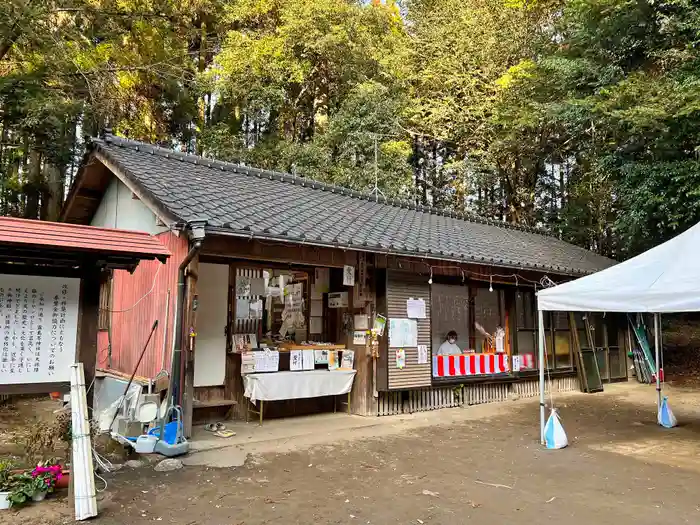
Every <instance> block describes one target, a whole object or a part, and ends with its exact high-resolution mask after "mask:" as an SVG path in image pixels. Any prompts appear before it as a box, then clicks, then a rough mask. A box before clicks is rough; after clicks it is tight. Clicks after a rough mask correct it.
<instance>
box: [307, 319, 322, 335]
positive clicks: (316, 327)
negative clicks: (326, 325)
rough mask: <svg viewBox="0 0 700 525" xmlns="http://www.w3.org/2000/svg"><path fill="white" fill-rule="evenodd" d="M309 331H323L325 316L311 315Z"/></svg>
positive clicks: (317, 332)
mask: <svg viewBox="0 0 700 525" xmlns="http://www.w3.org/2000/svg"><path fill="white" fill-rule="evenodd" d="M309 333H310V334H316V335H320V334H322V333H323V318H322V317H310V318H309Z"/></svg>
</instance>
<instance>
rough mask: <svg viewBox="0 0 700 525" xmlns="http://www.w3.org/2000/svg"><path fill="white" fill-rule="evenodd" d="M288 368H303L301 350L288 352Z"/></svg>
mask: <svg viewBox="0 0 700 525" xmlns="http://www.w3.org/2000/svg"><path fill="white" fill-rule="evenodd" d="M289 369H290V370H303V369H304V366H303V361H302V351H301V350H291V351H290V352H289Z"/></svg>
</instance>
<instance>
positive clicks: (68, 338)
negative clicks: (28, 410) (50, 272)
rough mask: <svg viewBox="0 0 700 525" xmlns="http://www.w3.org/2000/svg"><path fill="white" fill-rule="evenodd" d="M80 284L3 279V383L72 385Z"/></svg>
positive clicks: (0, 308) (1, 276) (33, 277)
mask: <svg viewBox="0 0 700 525" xmlns="http://www.w3.org/2000/svg"><path fill="white" fill-rule="evenodd" d="M79 296H80V279H75V278H68V277H44V276H37V275H6V274H0V345H2V348H1V350H0V384H3V385H17V384H31V383H60V382H68V381H70V367H71V365H72V364H73V363H75V356H76V340H77V333H78V299H79Z"/></svg>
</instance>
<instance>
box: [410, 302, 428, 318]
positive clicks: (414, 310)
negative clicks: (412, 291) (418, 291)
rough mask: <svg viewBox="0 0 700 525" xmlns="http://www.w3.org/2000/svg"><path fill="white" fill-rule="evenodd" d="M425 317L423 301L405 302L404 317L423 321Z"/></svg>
mask: <svg viewBox="0 0 700 525" xmlns="http://www.w3.org/2000/svg"><path fill="white" fill-rule="evenodd" d="M425 316H426V314H425V299H408V300H407V301H406V317H408V318H409V319H425Z"/></svg>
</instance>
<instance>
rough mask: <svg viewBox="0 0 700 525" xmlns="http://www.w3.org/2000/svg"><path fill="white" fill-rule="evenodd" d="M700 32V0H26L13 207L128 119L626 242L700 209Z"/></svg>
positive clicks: (9, 152)
mask: <svg viewBox="0 0 700 525" xmlns="http://www.w3.org/2000/svg"><path fill="white" fill-rule="evenodd" d="M399 6H400V7H399ZM699 49H700V5H698V3H697V2H694V1H692V0H654V1H652V0H536V1H535V0H528V1H521V0H409V1H408V2H402V3H398V2H394V1H392V0H383V1H379V0H373V1H370V2H367V1H361V0H315V1H313V2H309V1H306V0H190V1H188V2H175V1H174V0H71V1H70V2H67V1H66V0H49V1H45V2H36V1H32V0H8V1H7V2H4V3H3V4H2V5H0V212H2V213H4V214H15V215H25V216H30V217H41V218H51V217H55V216H56V215H57V214H58V209H59V208H60V205H61V202H62V199H63V195H64V194H65V190H66V185H67V184H69V183H70V181H71V180H72V177H73V176H74V175H75V171H76V167H77V164H78V162H79V160H80V158H81V155H82V151H83V146H84V142H83V139H82V136H83V135H95V134H97V133H98V132H99V130H100V129H101V128H103V127H105V126H110V127H112V128H113V129H114V130H115V131H116V132H117V133H120V134H123V135H128V136H129V137H132V138H136V139H142V140H147V141H152V142H159V143H163V144H164V145H168V146H176V147H179V148H180V149H182V150H184V151H188V152H193V153H199V154H204V155H209V156H217V157H220V158H224V159H230V160H236V161H241V162H246V163H250V164H254V165H257V166H260V167H264V168H272V169H280V170H285V171H290V172H293V173H295V174H297V175H300V176H306V177H311V178H314V179H318V180H322V181H327V182H330V183H334V184H342V185H344V186H349V187H352V188H355V189H358V190H363V191H372V190H373V189H374V188H375V185H376V188H377V189H378V190H379V191H381V192H382V193H383V194H384V195H386V196H394V197H401V198H406V199H409V200H412V201H414V202H416V203H422V204H430V205H436V206H442V207H446V208H449V209H452V210H456V211H467V212H475V213H479V214H481V215H485V216H488V217H491V218H494V219H496V220H506V221H511V222H517V223H523V224H530V225H536V226H540V227H542V228H545V229H548V230H549V231H551V232H552V233H554V234H556V235H559V236H560V237H562V238H563V239H566V240H568V241H572V242H576V243H577V244H580V245H582V246H585V247H588V248H591V249H594V250H597V251H599V252H601V253H604V254H608V255H613V256H619V257H625V256H628V255H632V254H635V253H637V252H639V251H640V250H643V249H645V248H648V247H650V246H652V245H654V244H656V243H658V242H661V241H663V240H666V239H667V238H668V237H669V236H672V235H674V234H675V233H677V232H679V231H681V230H682V229H684V228H686V227H688V226H689V225H691V224H693V223H694V222H695V221H697V220H698V219H700V217H699V216H698V206H699V204H698V203H700V197H698V187H700V186H698V184H699V180H698V176H697V173H698V169H697V168H698V159H697V155H698V153H700V119H699V118H698V116H699V115H698V112H699V110H700V54H699V51H698V50H699Z"/></svg>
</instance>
